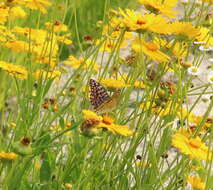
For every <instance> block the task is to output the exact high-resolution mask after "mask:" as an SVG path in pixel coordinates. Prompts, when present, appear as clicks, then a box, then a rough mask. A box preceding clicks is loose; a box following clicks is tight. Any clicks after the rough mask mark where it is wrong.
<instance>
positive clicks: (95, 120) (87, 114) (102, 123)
mask: <svg viewBox="0 0 213 190" xmlns="http://www.w3.org/2000/svg"><path fill="white" fill-rule="evenodd" d="M82 112H83V118H84V120H85V122H84V124H83V125H82V126H81V131H82V132H85V131H86V132H91V131H92V132H93V133H97V131H96V130H98V129H102V128H104V129H107V130H109V131H111V132H113V133H116V134H120V135H123V136H132V135H133V134H134V133H133V131H131V130H130V129H129V128H128V126H125V125H117V124H114V123H113V122H114V120H113V119H112V118H110V117H109V116H104V117H101V116H98V115H97V114H96V113H94V112H92V111H90V110H83V111H82Z"/></svg>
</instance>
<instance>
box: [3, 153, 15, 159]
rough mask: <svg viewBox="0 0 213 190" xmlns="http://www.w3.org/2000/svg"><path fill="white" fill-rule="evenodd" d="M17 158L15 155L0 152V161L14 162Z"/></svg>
mask: <svg viewBox="0 0 213 190" xmlns="http://www.w3.org/2000/svg"><path fill="white" fill-rule="evenodd" d="M17 157H18V155H17V154H15V153H13V152H10V153H6V152H0V159H4V160H14V159H16V158H17Z"/></svg>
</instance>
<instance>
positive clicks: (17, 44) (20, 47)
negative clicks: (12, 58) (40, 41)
mask: <svg viewBox="0 0 213 190" xmlns="http://www.w3.org/2000/svg"><path fill="white" fill-rule="evenodd" d="M2 46H4V47H7V48H10V49H11V50H12V51H14V52H27V51H29V43H27V42H25V41H22V40H15V41H6V42H5V43H4V44H2Z"/></svg>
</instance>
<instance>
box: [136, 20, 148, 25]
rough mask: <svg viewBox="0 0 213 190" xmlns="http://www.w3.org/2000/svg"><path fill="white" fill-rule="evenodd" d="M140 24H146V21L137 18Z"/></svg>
mask: <svg viewBox="0 0 213 190" xmlns="http://www.w3.org/2000/svg"><path fill="white" fill-rule="evenodd" d="M136 23H137V24H138V25H142V24H146V22H145V21H143V20H137V22H136Z"/></svg>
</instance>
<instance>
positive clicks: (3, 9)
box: [0, 3, 9, 24]
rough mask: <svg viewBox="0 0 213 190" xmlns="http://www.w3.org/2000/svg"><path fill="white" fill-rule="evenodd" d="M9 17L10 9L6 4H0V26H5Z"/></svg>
mask: <svg viewBox="0 0 213 190" xmlns="http://www.w3.org/2000/svg"><path fill="white" fill-rule="evenodd" d="M8 16H9V8H8V7H7V6H5V5H4V3H0V24H4V23H5V22H6V21H7V18H8Z"/></svg>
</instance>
